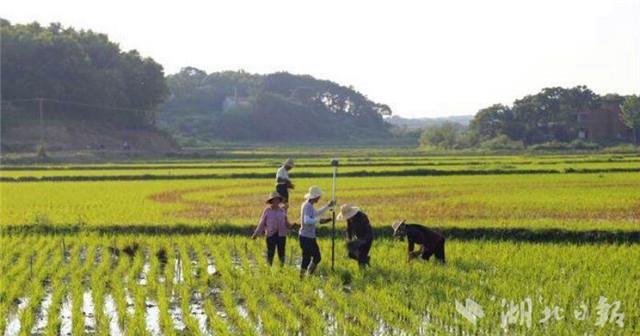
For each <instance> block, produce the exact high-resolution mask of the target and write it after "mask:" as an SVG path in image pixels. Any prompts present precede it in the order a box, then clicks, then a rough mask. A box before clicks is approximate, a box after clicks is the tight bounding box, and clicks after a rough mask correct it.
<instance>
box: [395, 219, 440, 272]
mask: <svg viewBox="0 0 640 336" xmlns="http://www.w3.org/2000/svg"><path fill="white" fill-rule="evenodd" d="M392 227H393V237H395V238H399V239H401V240H404V238H405V237H407V241H408V243H409V249H408V256H407V261H409V260H411V259H413V258H416V257H418V256H421V257H422V259H424V260H429V258H431V256H432V255H434V254H435V256H436V259H438V260H439V261H440V262H441V263H443V264H444V263H445V262H446V261H445V256H444V236H442V234H440V233H438V232H436V231H433V230H431V229H428V228H426V227H424V226H422V225H419V224H405V221H404V220H403V221H401V222H396V223H394V224H393V225H392ZM415 244H418V245H421V246H422V248H421V249H420V250H419V251H413V249H414V245H415Z"/></svg>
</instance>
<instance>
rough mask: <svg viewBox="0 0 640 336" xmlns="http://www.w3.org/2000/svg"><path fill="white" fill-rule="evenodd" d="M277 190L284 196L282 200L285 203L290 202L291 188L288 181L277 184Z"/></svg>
mask: <svg viewBox="0 0 640 336" xmlns="http://www.w3.org/2000/svg"><path fill="white" fill-rule="evenodd" d="M276 192H277V193H278V194H280V196H282V200H283V201H284V202H285V203H289V188H288V187H287V184H286V183H278V184H276Z"/></svg>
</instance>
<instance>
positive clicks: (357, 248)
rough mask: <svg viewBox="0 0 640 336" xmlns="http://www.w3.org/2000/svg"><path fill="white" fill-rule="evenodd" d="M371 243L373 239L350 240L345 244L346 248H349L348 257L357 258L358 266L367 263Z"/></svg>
mask: <svg viewBox="0 0 640 336" xmlns="http://www.w3.org/2000/svg"><path fill="white" fill-rule="evenodd" d="M372 244H373V239H369V240H354V241H352V242H349V244H348V245H347V248H348V249H349V258H351V259H355V260H357V261H358V264H360V266H365V265H368V264H369V250H371V245H372Z"/></svg>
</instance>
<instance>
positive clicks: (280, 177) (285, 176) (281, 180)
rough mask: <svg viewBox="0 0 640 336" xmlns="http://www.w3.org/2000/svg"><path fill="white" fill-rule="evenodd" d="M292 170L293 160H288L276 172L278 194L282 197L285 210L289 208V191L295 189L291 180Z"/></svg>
mask: <svg viewBox="0 0 640 336" xmlns="http://www.w3.org/2000/svg"><path fill="white" fill-rule="evenodd" d="M291 169H293V160H292V159H286V160H285V161H284V162H283V163H282V166H280V168H278V171H277V172H276V192H277V193H278V194H280V195H281V196H282V200H283V202H284V207H285V209H288V208H289V189H293V188H294V185H293V183H291V179H290V178H289V171H290V170H291Z"/></svg>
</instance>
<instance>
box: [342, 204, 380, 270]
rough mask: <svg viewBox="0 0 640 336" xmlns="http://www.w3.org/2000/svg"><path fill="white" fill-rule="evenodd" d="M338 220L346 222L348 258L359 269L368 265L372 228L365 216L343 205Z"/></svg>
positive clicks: (353, 208) (357, 210) (351, 207)
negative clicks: (354, 262)
mask: <svg viewBox="0 0 640 336" xmlns="http://www.w3.org/2000/svg"><path fill="white" fill-rule="evenodd" d="M337 219H338V220H346V221H347V250H348V251H349V258H351V259H355V260H357V261H358V264H359V265H360V267H365V266H368V265H369V250H371V244H372V243H373V228H371V223H370V222H369V218H368V217H367V215H366V214H365V213H364V212H362V211H360V210H359V209H358V208H356V207H353V206H351V205H348V204H345V205H343V206H342V207H341V208H340V214H338V217H337Z"/></svg>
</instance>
